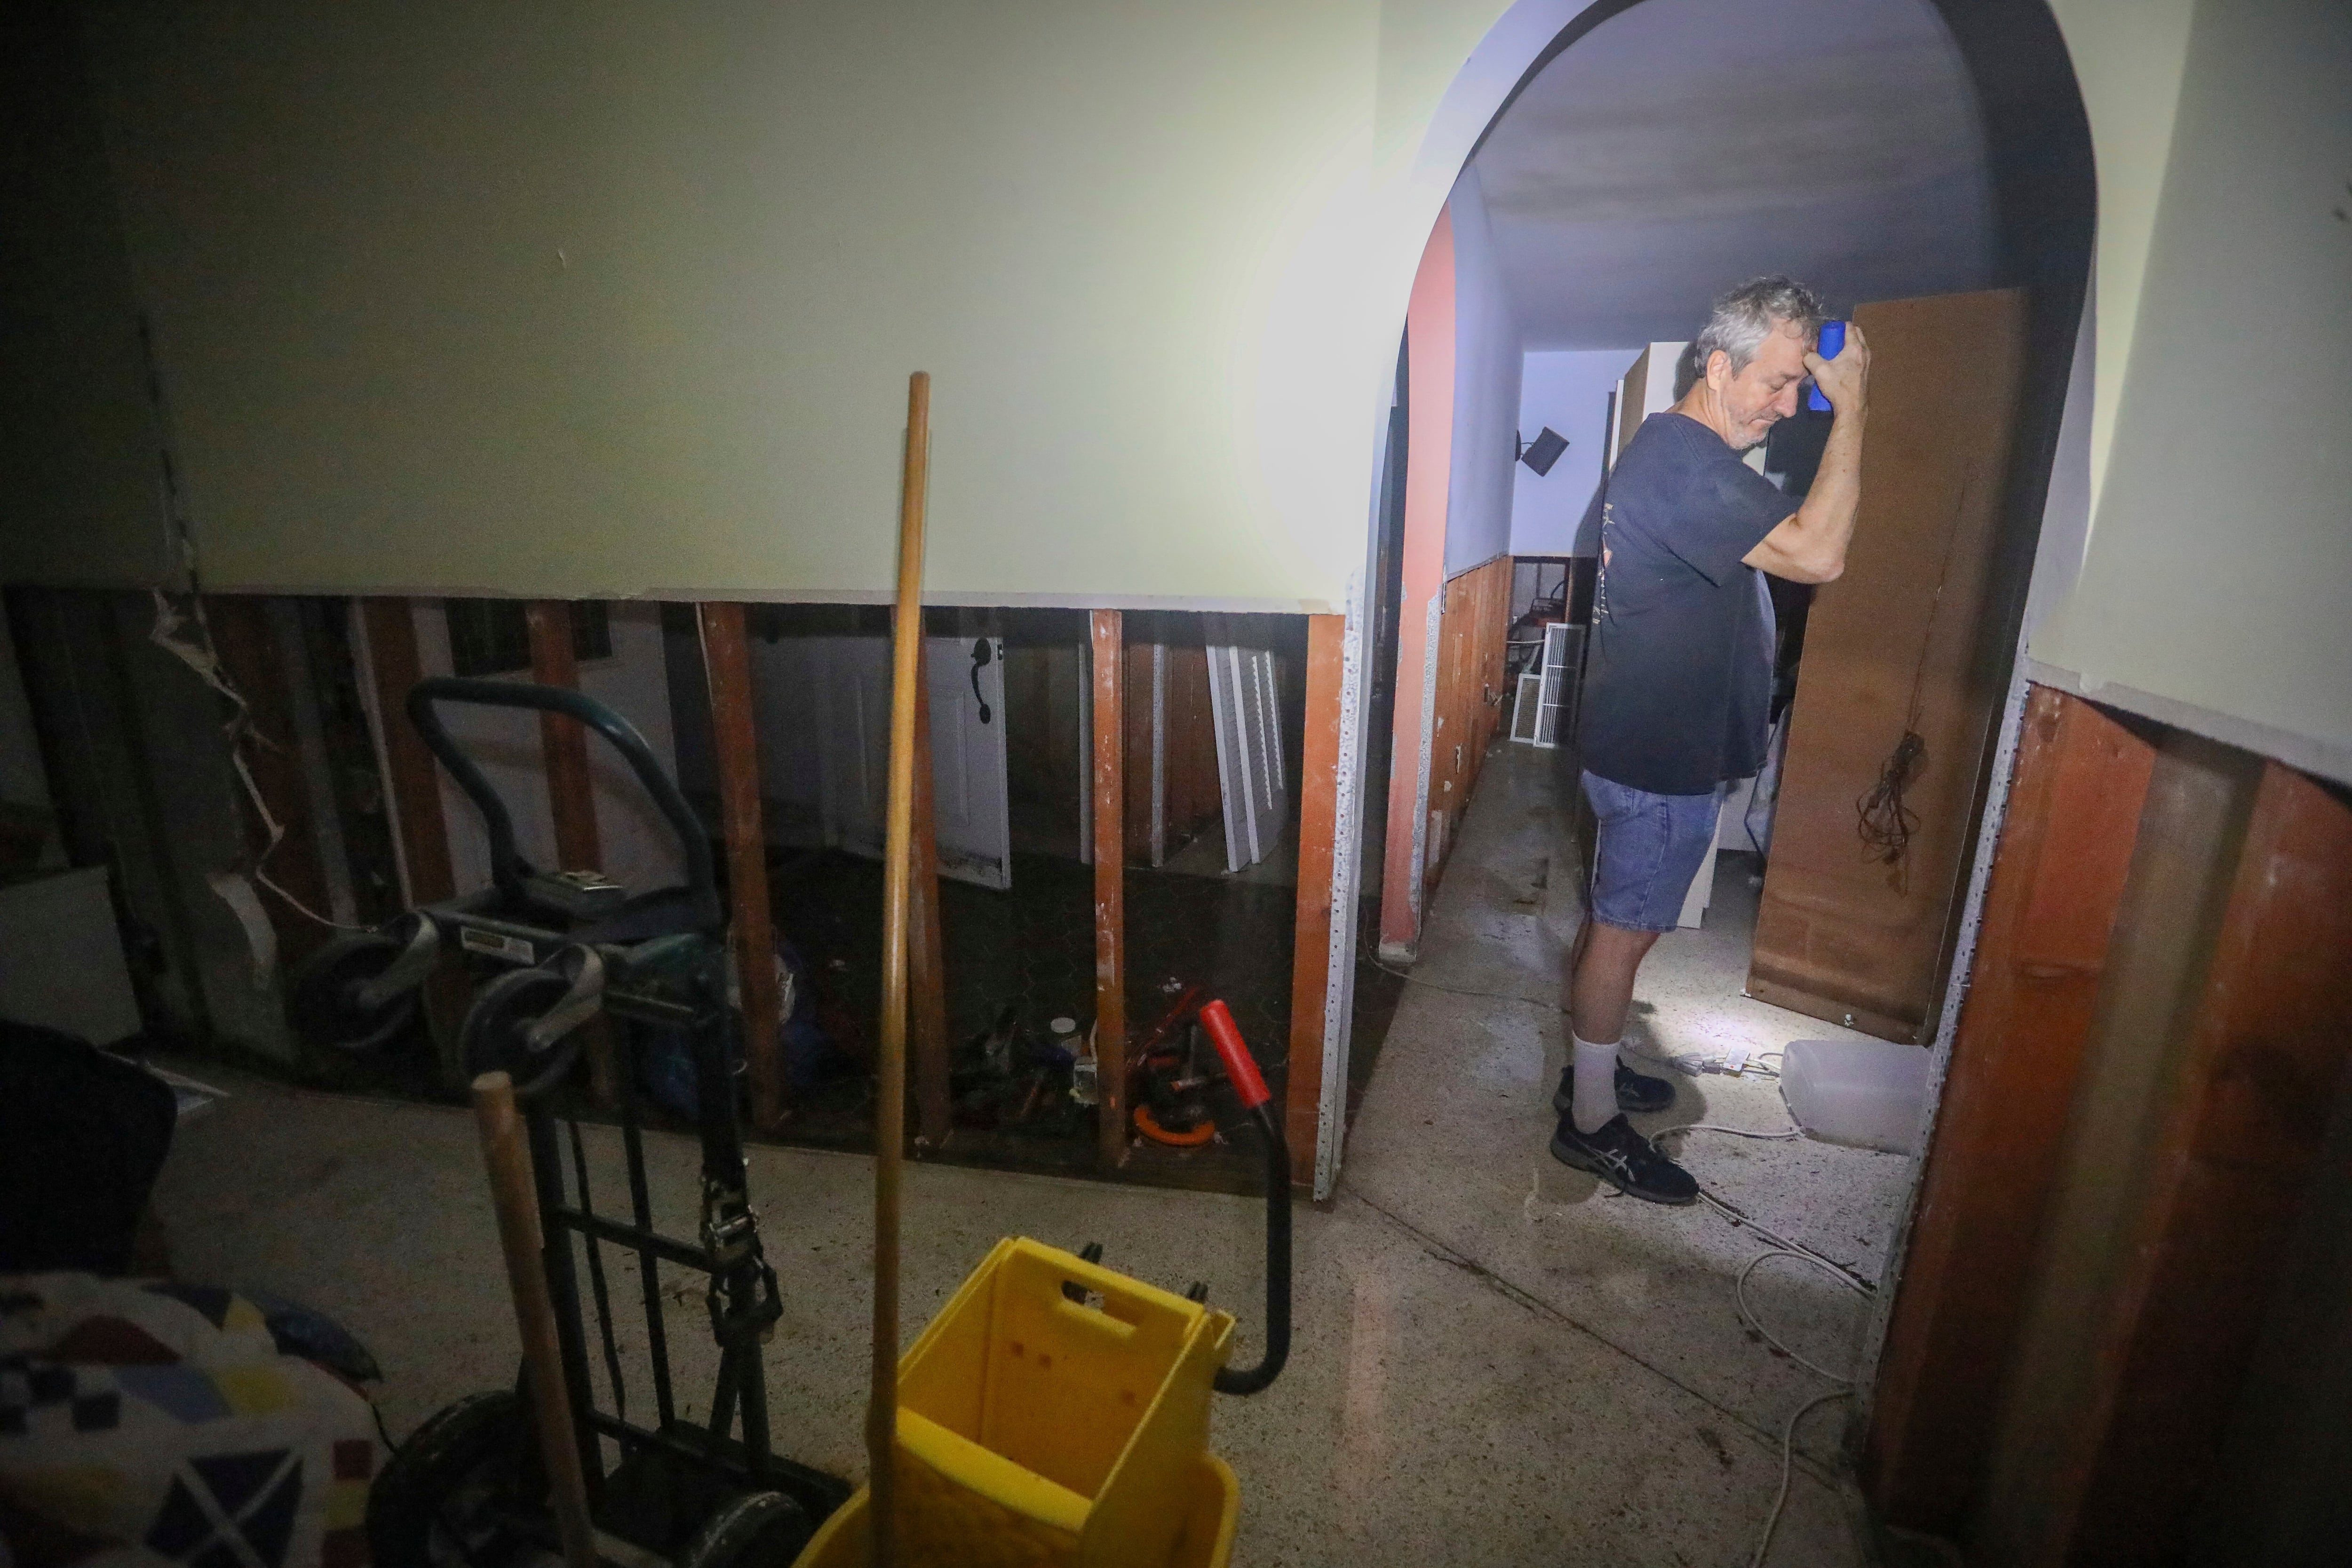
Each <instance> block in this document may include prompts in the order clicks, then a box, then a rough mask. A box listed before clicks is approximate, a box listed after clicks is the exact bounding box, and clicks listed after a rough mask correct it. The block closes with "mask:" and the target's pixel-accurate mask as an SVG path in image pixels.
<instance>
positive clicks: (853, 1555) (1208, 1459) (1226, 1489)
mask: <svg viewBox="0 0 2352 1568" xmlns="http://www.w3.org/2000/svg"><path fill="white" fill-rule="evenodd" d="M1241 1511H1242V1487H1241V1482H1240V1481H1239V1480H1238V1479H1235V1478H1234V1472H1233V1468H1232V1467H1231V1466H1229V1465H1227V1464H1226V1463H1225V1462H1224V1461H1223V1459H1220V1458H1217V1456H1215V1455H1214V1454H1203V1455H1202V1456H1201V1462H1200V1464H1199V1465H1197V1466H1196V1467H1194V1468H1193V1471H1192V1492H1191V1495H1190V1496H1189V1497H1187V1498H1186V1500H1185V1502H1184V1529H1183V1532H1182V1533H1181V1534H1180V1535H1179V1536H1178V1537H1177V1538H1176V1548H1175V1550H1174V1551H1173V1552H1171V1553H1170V1555H1169V1558H1168V1568H1228V1564H1230V1563H1232V1561H1233V1555H1234V1529H1235V1527H1236V1526H1237V1525H1238V1524H1239V1523H1240V1521H1241ZM871 1546H872V1542H871V1538H870V1537H868V1536H867V1534H866V1489H865V1488H864V1487H860V1488H858V1489H857V1495H856V1496H855V1497H853V1498H851V1499H850V1500H848V1501H847V1502H846V1503H844V1504H843V1505H842V1507H841V1510H840V1511H839V1512H837V1513H835V1515H834V1516H833V1517H832V1518H831V1519H828V1520H826V1521H824V1525H823V1526H822V1527H821V1528H820V1529H819V1530H818V1531H817V1532H816V1534H815V1535H814V1536H812V1537H811V1538H810V1540H809V1543H808V1545H807V1546H806V1547H804V1548H803V1549H802V1552H801V1554H800V1557H799V1558H798V1560H797V1561H796V1562H795V1563H794V1564H793V1568H866V1565H867V1563H869V1562H870V1561H871V1558H870V1551H871ZM992 1561H996V1562H1002V1561H1004V1559H1003V1558H996V1559H992Z"/></svg>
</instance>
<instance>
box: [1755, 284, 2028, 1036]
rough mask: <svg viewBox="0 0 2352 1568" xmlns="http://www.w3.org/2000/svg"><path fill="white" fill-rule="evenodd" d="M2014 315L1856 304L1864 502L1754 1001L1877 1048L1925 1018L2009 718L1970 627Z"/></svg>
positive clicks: (1813, 699) (2018, 297) (2012, 353)
mask: <svg viewBox="0 0 2352 1568" xmlns="http://www.w3.org/2000/svg"><path fill="white" fill-rule="evenodd" d="M2025 309H2026V306H2025V296H2024V295H2023V293H2022V292H2021V291H2019V290H2015V289H2004V290H2000V291H1996V292H1988V293H1979V294H1946V295H1939V296H1937V297H1934V298H1931V299H1925V300H1891V301H1888V302H1885V303H1883V304H1876V305H1864V306H1863V307H1862V308H1861V309H1860V310H1857V311H1856V312H1855V313H1854V320H1855V321H1857V322H1859V323H1860V325H1861V327H1862V330H1863V332H1864V334H1865V335H1866V336H1867V337H1868V339H1869V340H1870V348H1871V372H1870V425H1869V429H1868V434H1867V436H1866V437H1865V438H1864V443H1863V457H1862V509H1861V512H1860V514H1859V518H1858V520H1857V521H1856V522H1855V524H1854V532H1853V546H1852V547H1851V548H1850V549H1849V550H1848V552H1847V553H1846V568H1845V574H1844V575H1843V576H1842V577H1840V578H1839V579H1838V580H1837V581H1836V582H1834V583H1832V584H1826V585H1824V586H1823V587H1822V588H1821V589H1820V590H1819V591H1818V592H1817V594H1816V595H1815V596H1814V600H1813V607H1812V613H1811V617H1810V619H1809V621H1808V623H1807V626H1806V630H1805V648H1804V658H1803V662H1802V663H1801V666H1800V668H1799V670H1798V675H1797V695H1796V703H1795V707H1794V708H1793V710H1791V712H1790V718H1789V725H1790V729H1789V751H1788V756H1787V759H1786V761H1785V763H1783V765H1782V773H1781V782H1780V801H1779V805H1778V807H1777V811H1776V814H1775V816H1774V818H1773V824H1772V853H1771V858H1770V860H1769V864H1768V866H1767V868H1766V870H1765V875H1764V897H1763V904H1762V907H1761V909H1760V910H1759V912H1758V914H1757V917H1756V952H1755V960H1754V963H1753V965H1752V966H1751V968H1750V969H1749V971H1748V994H1749V995H1751V996H1755V997H1758V998H1759V999H1761V1000H1763V1001H1766V1002H1771V1003H1774V1004H1777V1005H1780V1006H1783V1007H1788V1008H1791V1009H1793V1010H1795V1011H1797V1012H1800V1013H1805V1014H1809V1015H1811V1016H1813V1017H1816V1018H1827V1019H1831V1020H1832V1021H1834V1022H1838V1023H1843V1024H1846V1025H1848V1026H1852V1027H1853V1028H1856V1029H1860V1030H1862V1031H1864V1032H1865V1033H1867V1034H1873V1035H1876V1036H1879V1037H1882V1038H1885V1039H1890V1040H1906V1041H1916V1040H1920V1039H1923V1038H1925V1037H1926V1035H1927V1031H1928V1029H1929V1028H1930V1027H1931V1022H1930V1017H1929V1014H1930V1010H1931V1008H1932V1007H1933V1005H1934V1003H1935V993H1936V989H1937V971H1938V968H1939V966H1940V964H1941V962H1942V956H1943V949H1944V939H1945V934H1946V930H1947V927H1948V922H1949V919H1950V916H1951V912H1952V910H1953V908H1954V906H1955V903H1956V900H1958V896H1959V891H1960V878H1961V872H1962V869H1963V868H1964V866H1965V864H1966V861H1967V851H1968V844H1967V837H1968V829H1969V816H1970V809H1969V808H1970V803H1971V801H1972V798H1973V796H1974V793H1975V789H1976V784H1977V775H1978V770H1979V767H1980V765H1981V763H1982V760H1983V757H1984V754H1985V750H1986V741H1987V738H1988V737H1989V736H1990V733H1991V730H1992V726H1993V725H1994V724H1995V722H1997V721H1998V718H1999V713H2000V700H2001V693H2002V689H2003V686H2002V681H2001V679H2000V670H1998V669H1994V668H1992V667H1993V666H1995V665H1997V664H2001V661H1999V660H1991V659H1986V658H1980V657H1979V655H1980V652H1981V651H1982V649H1981V639H1980V636H1979V634H1980V632H1981V630H1982V629H1983V626H1984V623H1985V621H1986V618H1987V612H1988V610H1989V609H1990V605H1989V604H1988V598H1989V595H1990V589H1991V586H1992V576H1991V569H1992V558H1993V552H1994V543H1995V541H1996V539H1997V538H1998V537H1999V534H2000V529H2001V525H2002V521H2003V516H2004V512H2005V510H2006V507H2007V501H2008V496H2009V464H2010V451H2011V438H2012V437H2013V435H2014V432H2015V427H2016V424H2017V406H2018V397H2019V394H2020V391H2021V381H2022V376H2023V372H2024V365H2025ZM2001 668H2004V669H2005V668H2006V667H2005V665H2002V666H2001Z"/></svg>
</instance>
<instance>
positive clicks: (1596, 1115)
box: [1569, 1030, 1617, 1132]
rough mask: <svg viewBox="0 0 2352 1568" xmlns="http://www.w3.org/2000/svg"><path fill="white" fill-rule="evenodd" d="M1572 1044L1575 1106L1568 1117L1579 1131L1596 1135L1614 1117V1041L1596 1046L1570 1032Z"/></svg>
mask: <svg viewBox="0 0 2352 1568" xmlns="http://www.w3.org/2000/svg"><path fill="white" fill-rule="evenodd" d="M1569 1037H1570V1039H1572V1040H1575V1041H1576V1084H1575V1089H1574V1090H1573V1093H1572V1098H1573V1100H1574V1101H1575V1105H1574V1108H1573V1110H1572V1112H1571V1114H1572V1115H1573V1116H1574V1118H1575V1121H1576V1130H1577V1131H1579V1132H1598V1131H1601V1128H1602V1127H1603V1126H1604V1125H1606V1124H1607V1122H1608V1121H1609V1119H1610V1118H1611V1117H1612V1116H1614V1115H1616V1114H1617V1042H1616V1041H1614V1040H1612V1041H1610V1042H1609V1043H1608V1044H1607V1045H1605V1046H1596V1045H1594V1044H1593V1043H1592V1042H1591V1040H1588V1039H1584V1038H1581V1037H1579V1036H1578V1035H1577V1034H1576V1032H1575V1031H1574V1030H1570V1032H1569Z"/></svg>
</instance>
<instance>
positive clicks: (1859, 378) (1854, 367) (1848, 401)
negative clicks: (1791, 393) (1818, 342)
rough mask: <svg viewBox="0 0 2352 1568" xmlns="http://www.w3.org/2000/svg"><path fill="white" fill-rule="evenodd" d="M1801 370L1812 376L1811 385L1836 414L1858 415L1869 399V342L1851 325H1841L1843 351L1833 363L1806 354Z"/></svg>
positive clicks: (1808, 353)
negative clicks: (1843, 334)
mask: <svg viewBox="0 0 2352 1568" xmlns="http://www.w3.org/2000/svg"><path fill="white" fill-rule="evenodd" d="M1805 368H1806V369H1807V370H1809V371H1811V372H1812V374H1813V384H1814V385H1816V386H1818V387H1820V388H1821V389H1822V396H1823V397H1826V398H1828V399H1829V400H1830V406H1831V407H1832V408H1834V409H1836V410H1837V411H1838V412H1839V413H1840V414H1859V413H1861V412H1862V411H1863V405H1864V403H1866V402H1867V401H1868V399H1869V390H1868V389H1869V385H1870V341H1869V340H1868V339H1866V338H1864V336H1863V335H1862V329H1861V328H1860V327H1859V326H1857V325H1855V324H1854V323H1853V322H1852V321H1848V322H1847V323H1846V324H1845V347H1844V348H1843V349H1841V350H1839V351H1838V356H1837V358H1835V359H1823V358H1822V356H1821V355H1820V354H1818V353H1811V352H1810V351H1808V352H1807V353H1806V355H1805Z"/></svg>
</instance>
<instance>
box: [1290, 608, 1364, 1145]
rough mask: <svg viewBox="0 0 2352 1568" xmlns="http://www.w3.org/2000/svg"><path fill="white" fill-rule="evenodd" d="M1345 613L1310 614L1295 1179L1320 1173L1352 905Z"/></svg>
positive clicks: (1293, 970)
mask: <svg viewBox="0 0 2352 1568" xmlns="http://www.w3.org/2000/svg"><path fill="white" fill-rule="evenodd" d="M1347 628H1348V618H1347V617H1346V616H1307V729H1306V734H1305V737H1304V739H1303V740H1302V741H1301V742H1300V745H1299V759H1298V780H1299V792H1300V794H1299V803H1298V907H1297V917H1296V920H1295V923H1294V925H1293V931H1294V938H1293V948H1292V953H1291V961H1290V1068H1289V1072H1288V1075H1287V1079H1286V1084H1285V1086H1284V1091H1283V1092H1284V1102H1283V1121H1284V1133H1285V1136H1286V1139H1287V1140H1288V1142H1289V1144H1290V1173H1291V1179H1292V1180H1293V1181H1295V1182H1297V1183H1299V1184H1313V1182H1314V1180H1315V1151H1316V1147H1317V1139H1318V1123H1319V1121H1320V1110H1321V1106H1322V1102H1323V1087H1324V1086H1323V1047H1324V1045H1325V1035H1324V1018H1323V1004H1324V998H1325V997H1326V996H1327V995H1328V994H1329V989H1330V979H1331V922H1332V921H1334V920H1335V919H1337V920H1352V919H1354V918H1355V911H1354V910H1334V909H1333V908H1332V907H1331V882H1332V871H1333V868H1334V857H1335V855H1336V853H1337V845H1336V843H1335V842H1334V833H1335V830H1336V828H1337V826H1338V822H1339V719H1340V704H1339V689H1340V683H1341V679H1342V674H1343V668H1344V664H1345V660H1344V658H1343V657H1342V656H1343V654H1344V652H1345V648H1346V644H1347V636H1348V630H1347Z"/></svg>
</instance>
